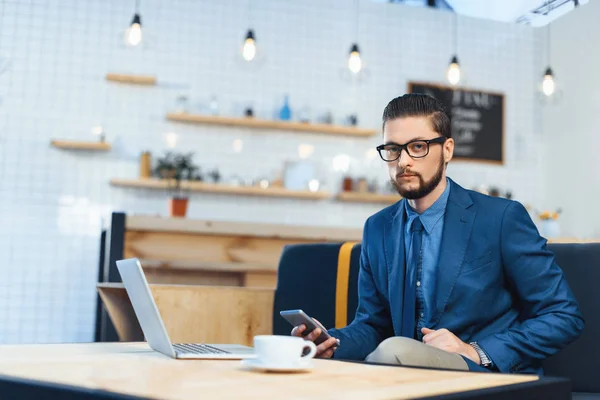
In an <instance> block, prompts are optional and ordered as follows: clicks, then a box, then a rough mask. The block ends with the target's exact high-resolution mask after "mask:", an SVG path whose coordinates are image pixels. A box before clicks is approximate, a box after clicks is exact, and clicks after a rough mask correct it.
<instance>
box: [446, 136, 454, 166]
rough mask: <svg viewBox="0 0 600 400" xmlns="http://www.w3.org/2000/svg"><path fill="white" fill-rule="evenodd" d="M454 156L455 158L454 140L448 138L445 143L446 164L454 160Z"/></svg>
mask: <svg viewBox="0 0 600 400" xmlns="http://www.w3.org/2000/svg"><path fill="white" fill-rule="evenodd" d="M452 156H454V139H452V138H448V139H446V141H445V142H444V161H445V162H446V164H448V163H449V162H450V160H452Z"/></svg>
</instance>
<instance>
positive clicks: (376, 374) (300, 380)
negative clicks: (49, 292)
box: [0, 343, 570, 400]
mask: <svg viewBox="0 0 600 400" xmlns="http://www.w3.org/2000/svg"><path fill="white" fill-rule="evenodd" d="M23 379H25V380H26V381H23ZM23 383H25V384H23ZM63 385H67V386H63ZM0 388H2V395H0V397H2V396H6V397H3V398H26V397H27V396H31V394H32V393H33V391H35V393H36V394H37V395H38V396H40V395H41V397H44V398H49V395H50V393H51V392H52V391H53V390H54V391H55V392H54V393H53V394H54V395H56V394H57V393H58V392H56V391H61V390H62V391H67V390H71V393H70V394H71V396H70V397H68V398H69V399H72V398H82V399H83V398H86V399H87V398H101V395H104V396H106V395H107V393H106V391H108V392H112V393H113V394H114V393H120V394H125V395H130V396H139V397H143V398H155V399H230V398H231V399H246V398H257V399H261V400H269V399H281V398H285V399H289V400H292V399H319V400H321V399H332V398H336V399H340V398H343V399H360V400H364V399H406V398H426V397H428V396H440V395H450V396H452V395H454V396H456V395H457V394H460V397H461V398H486V395H489V394H490V393H492V392H493V393H495V395H498V391H502V394H506V395H509V396H510V398H511V400H516V399H517V398H519V394H522V395H523V396H525V395H527V396H528V397H529V398H531V396H532V395H533V393H534V392H532V390H537V392H535V393H536V394H538V395H539V394H540V391H544V394H543V396H544V398H549V399H567V398H570V384H569V381H568V380H564V379H547V378H542V379H539V378H538V377H537V376H531V375H508V374H492V373H472V372H454V371H440V370H428V369H416V368H403V367H392V366H379V365H367V364H362V363H349V362H340V361H332V360H314V368H313V369H312V370H311V371H309V372H303V373H285V374H281V373H264V372H255V371H251V370H248V369H245V368H244V367H242V365H241V363H240V361H237V360H236V361H230V360H227V361H223V360H219V361H207V360H174V359H171V358H168V357H166V356H164V355H162V354H160V353H157V352H154V351H152V350H151V349H150V348H149V347H148V346H147V344H145V343H92V344H55V345H54V344H53V345H44V344H42V345H12V346H9V345H5V346H0ZM482 389H483V390H482ZM62 394H63V395H64V394H65V393H62ZM75 394H76V395H78V396H75ZM61 398H67V397H61ZM441 398H445V397H441ZM449 398H452V397H449ZM523 398H524V397H523ZM538 398H540V397H538Z"/></svg>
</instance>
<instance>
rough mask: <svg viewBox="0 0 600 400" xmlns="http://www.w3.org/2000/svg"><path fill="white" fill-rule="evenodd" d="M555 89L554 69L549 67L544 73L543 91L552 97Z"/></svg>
mask: <svg viewBox="0 0 600 400" xmlns="http://www.w3.org/2000/svg"><path fill="white" fill-rule="evenodd" d="M555 90H556V82H554V74H552V70H551V69H550V68H548V69H546V73H545V74H544V80H543V81H542V92H543V93H544V94H545V95H546V96H548V97H550V96H552V95H553V94H554V92H555Z"/></svg>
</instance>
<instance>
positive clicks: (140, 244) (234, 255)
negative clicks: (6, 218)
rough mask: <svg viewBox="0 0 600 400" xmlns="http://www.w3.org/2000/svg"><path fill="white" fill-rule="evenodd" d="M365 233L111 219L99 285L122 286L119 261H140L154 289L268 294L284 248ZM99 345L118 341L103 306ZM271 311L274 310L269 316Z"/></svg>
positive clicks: (140, 218)
mask: <svg viewBox="0 0 600 400" xmlns="http://www.w3.org/2000/svg"><path fill="white" fill-rule="evenodd" d="M361 237H362V228H361V229H348V228H329V227H309V226H290V225H279V224H261V223H242V222H227V221H204V220H194V219H189V218H166V217H160V216H146V215H126V214H124V213H113V215H112V218H111V224H110V227H109V229H107V230H106V231H105V232H104V233H103V236H102V242H101V254H100V265H101V267H100V274H99V278H98V282H99V283H119V282H121V277H120V275H119V273H118V271H117V268H116V261H117V260H121V259H124V258H133V257H135V258H138V259H139V260H140V263H141V265H142V268H143V269H144V273H145V275H146V279H147V280H148V282H149V283H150V284H166V285H180V284H185V285H213V286H235V287H248V288H252V287H254V288H268V289H270V290H273V289H274V288H275V286H276V284H277V267H278V264H279V258H280V256H281V252H282V250H283V248H284V246H286V245H290V244H296V243H323V242H346V241H360V240H361ZM99 303H100V304H99V306H98V310H97V319H96V326H97V330H96V341H106V340H109V341H110V340H117V335H116V332H115V330H114V327H112V324H111V321H110V320H109V318H108V315H107V314H106V310H104V309H103V307H104V306H103V305H102V304H101V302H99ZM271 311H272V309H271V310H270V312H271Z"/></svg>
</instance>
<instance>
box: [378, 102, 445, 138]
mask: <svg viewBox="0 0 600 400" xmlns="http://www.w3.org/2000/svg"><path fill="white" fill-rule="evenodd" d="M404 117H428V118H429V120H430V121H431V125H432V128H433V130H434V131H436V132H437V133H439V134H440V135H442V136H446V137H447V138H451V137H452V130H451V122H450V114H448V112H447V111H446V108H445V107H444V105H443V104H442V103H441V102H439V101H438V100H436V99H435V98H433V97H431V96H429V95H426V94H421V93H409V94H405V95H403V96H400V97H396V98H395V99H393V100H392V101H390V102H389V103H388V105H387V106H386V107H385V110H383V129H385V123H386V122H387V121H389V120H392V119H396V118H404Z"/></svg>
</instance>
